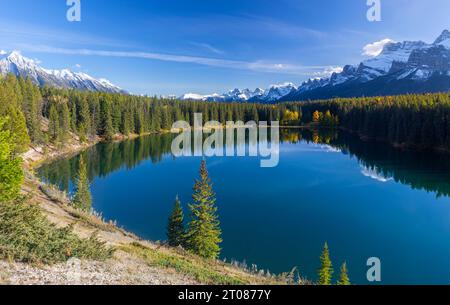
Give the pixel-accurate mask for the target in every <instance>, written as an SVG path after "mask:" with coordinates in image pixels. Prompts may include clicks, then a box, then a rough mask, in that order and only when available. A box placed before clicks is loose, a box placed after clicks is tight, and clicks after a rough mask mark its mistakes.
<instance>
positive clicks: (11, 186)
mask: <svg viewBox="0 0 450 305" xmlns="http://www.w3.org/2000/svg"><path fill="white" fill-rule="evenodd" d="M6 122H7V118H5V117H0V202H3V201H10V200H13V199H15V198H16V197H17V196H18V195H19V192H20V186H21V185H22V181H23V172H22V160H21V159H20V158H18V157H17V156H16V155H15V153H14V146H15V145H14V141H15V139H14V137H13V136H12V134H11V132H10V131H8V130H3V127H4V126H5V125H6Z"/></svg>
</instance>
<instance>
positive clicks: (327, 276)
mask: <svg viewBox="0 0 450 305" xmlns="http://www.w3.org/2000/svg"><path fill="white" fill-rule="evenodd" d="M320 264H321V267H320V269H319V285H331V281H332V279H333V265H332V263H331V259H330V251H329V249H328V244H327V243H325V246H324V248H323V251H322V255H321V256H320Z"/></svg>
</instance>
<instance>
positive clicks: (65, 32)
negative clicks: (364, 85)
mask: <svg viewBox="0 0 450 305" xmlns="http://www.w3.org/2000/svg"><path fill="white" fill-rule="evenodd" d="M381 5H382V11H381V12H382V21H380V22H368V21H367V19H366V12H367V10H368V6H367V5H366V0H342V1H335V0H314V1H312V0H277V1H273V0H272V1H269V0H226V1H225V0H177V1H175V0H147V1H144V0H133V1H123V0H109V1H108V0H81V13H82V15H81V18H82V20H81V22H72V23H71V22H68V21H67V19H66V11H67V9H68V7H67V5H66V0H39V1H32V0H0V8H1V9H0V50H6V51H11V50H20V51H21V52H22V53H23V55H25V56H27V57H31V58H34V59H37V60H39V61H40V62H41V65H42V66H43V67H46V68H52V69H62V68H70V69H72V70H75V71H83V72H86V73H89V74H91V75H92V76H94V77H99V78H100V77H102V78H107V79H109V80H111V81H112V82H113V83H115V84H117V85H119V86H121V87H122V88H124V89H127V90H129V91H130V92H133V93H137V94H150V95H154V94H156V95H168V94H177V95H179V94H182V93H186V92H196V93H201V94H208V93H213V92H218V93H222V92H224V91H227V90H229V89H232V88H235V87H239V88H247V87H248V88H251V89H254V88H256V87H267V86H269V85H270V84H276V83H283V82H288V81H289V82H294V83H296V84H300V83H301V82H302V81H304V80H306V79H308V78H310V77H314V76H318V75H323V72H324V71H327V70H329V69H331V68H332V67H338V66H344V65H345V64H354V63H358V62H359V61H361V60H363V59H364V58H365V56H364V55H363V52H362V49H363V47H364V46H365V45H367V44H370V43H373V42H375V41H380V40H382V39H386V38H389V39H393V40H396V41H403V40H424V41H426V42H432V41H433V40H434V39H435V38H436V37H437V36H438V35H439V34H440V33H441V31H442V30H443V29H446V28H447V29H449V28H450V18H448V12H450V1H448V0H426V1H425V0H381Z"/></svg>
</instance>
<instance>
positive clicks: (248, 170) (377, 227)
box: [39, 130, 450, 284]
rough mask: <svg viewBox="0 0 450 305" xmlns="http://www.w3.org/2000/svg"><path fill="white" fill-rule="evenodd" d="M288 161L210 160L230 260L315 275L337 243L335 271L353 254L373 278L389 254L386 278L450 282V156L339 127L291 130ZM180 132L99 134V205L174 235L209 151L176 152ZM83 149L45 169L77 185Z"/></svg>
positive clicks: (352, 260) (154, 234)
mask: <svg viewBox="0 0 450 305" xmlns="http://www.w3.org/2000/svg"><path fill="white" fill-rule="evenodd" d="M281 138H282V139H283V143H282V144H281V146H280V164H279V166H278V167H276V168H260V166H259V165H260V160H259V159H257V158H256V159H255V158H249V157H245V158H209V159H208V160H207V165H208V169H209V172H210V176H211V179H212V181H213V183H214V189H215V191H216V193H217V198H218V200H217V202H218V205H219V213H220V220H221V223H222V229H223V240H224V242H223V244H222V247H223V252H222V258H227V259H235V260H238V261H246V262H247V264H249V265H250V264H256V265H258V267H259V268H264V269H269V270H270V271H272V272H276V273H279V272H284V271H289V270H291V269H292V267H294V266H298V268H299V270H300V272H301V274H302V275H303V276H306V277H307V278H309V279H312V280H316V270H317V268H318V267H319V256H320V253H321V250H322V247H323V244H324V243H325V242H326V241H327V242H328V244H329V246H330V249H331V256H332V260H333V264H334V266H335V273H336V274H337V273H338V268H339V265H340V264H342V263H343V262H344V261H346V262H347V264H348V268H349V270H350V277H351V280H352V281H353V282H355V283H359V284H365V283H367V281H366V271H367V267H366V261H367V259H368V258H369V257H379V258H380V259H381V261H382V280H383V282H382V283H384V284H414V283H421V284H450V199H449V195H450V155H445V154H434V153H425V152H422V153H418V152H407V151H406V152H405V151H398V150H395V149H393V148H390V147H388V146H386V145H384V144H380V143H370V142H362V141H360V140H358V139H357V138H355V137H354V136H351V135H348V134H345V133H340V134H338V133H336V132H330V131H328V132H320V133H319V132H310V131H299V130H288V131H284V132H283V133H282V137H281ZM171 140H172V136H171V135H162V136H148V137H143V138H141V139H137V140H133V141H127V142H123V143H116V144H105V143H102V144H99V145H97V146H95V147H93V148H91V149H89V150H88V151H86V152H84V153H83V154H85V156H86V158H87V159H88V165H89V173H90V177H91V180H92V188H91V190H92V195H93V200H94V208H95V210H97V211H98V212H101V213H102V214H103V216H104V217H105V218H106V219H109V220H116V221H117V222H118V224H119V225H121V226H123V227H125V228H126V229H128V230H130V231H132V232H134V233H136V234H137V235H139V236H141V237H143V238H146V239H151V240H164V239H165V227H166V224H167V217H168V215H169V213H170V211H171V209H172V207H173V201H174V198H175V196H176V195H179V197H180V199H181V200H182V202H183V203H184V204H185V205H186V204H187V203H188V202H189V201H190V198H191V194H192V186H193V183H194V178H196V177H197V176H198V168H199V165H200V161H201V159H199V158H186V157H184V158H176V159H175V158H174V157H173V156H172V155H171V154H170V145H171ZM78 158H79V156H76V157H74V158H71V159H68V160H60V161H57V162H54V163H53V164H50V165H46V166H44V167H42V168H41V169H40V170H39V174H40V176H41V177H42V178H44V179H46V180H48V181H50V182H52V183H55V184H57V185H58V186H59V187H61V188H62V189H66V190H69V191H70V190H72V188H73V179H74V177H75V176H76V171H77V164H78Z"/></svg>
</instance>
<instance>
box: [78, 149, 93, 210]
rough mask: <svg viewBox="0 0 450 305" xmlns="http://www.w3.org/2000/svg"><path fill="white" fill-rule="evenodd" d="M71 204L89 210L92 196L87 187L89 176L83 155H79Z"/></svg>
mask: <svg viewBox="0 0 450 305" xmlns="http://www.w3.org/2000/svg"><path fill="white" fill-rule="evenodd" d="M73 204H74V205H75V207H77V208H79V209H81V210H84V211H89V210H90V209H91V206H92V196H91V191H90V189H89V178H88V174H87V167H86V163H85V161H84V157H83V156H82V155H81V156H80V162H79V167H78V177H77V181H76V185H75V196H74V198H73Z"/></svg>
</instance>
